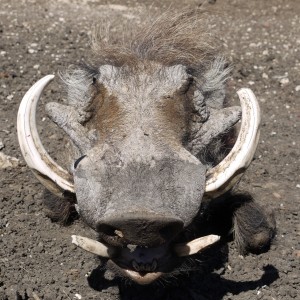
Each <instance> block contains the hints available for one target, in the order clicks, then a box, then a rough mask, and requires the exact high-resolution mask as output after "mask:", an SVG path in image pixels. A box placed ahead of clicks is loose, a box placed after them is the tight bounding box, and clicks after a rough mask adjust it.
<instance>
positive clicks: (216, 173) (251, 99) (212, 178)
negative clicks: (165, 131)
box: [205, 88, 260, 197]
mask: <svg viewBox="0 0 300 300" xmlns="http://www.w3.org/2000/svg"><path fill="white" fill-rule="evenodd" d="M237 94H238V96H239V98H240V101H241V107H242V124H241V129H240V132H239V135H238V138H237V140H236V143H235V145H234V147H233V148H232V150H231V151H230V152H229V154H228V155H227V156H226V157H225V158H224V159H223V160H222V161H221V162H220V163H219V164H218V165H217V166H215V167H214V168H212V169H211V170H209V171H208V172H207V173H206V188H205V196H208V197H210V196H212V197H216V196H219V195H221V194H223V193H225V192H226V191H228V190H229V189H230V188H232V187H233V186H234V184H236V183H237V182H238V181H239V179H240V178H241V176H242V175H243V173H244V172H245V170H246V169H247V168H248V167H249V165H250V163H251V161H252V159H253V156H254V153H255V151H256V147H257V144H258V139H259V134H260V132H259V126H260V108H259V104H258V102H257V99H256V97H255V95H254V94H253V92H252V91H251V90H250V89H247V88H243V89H240V90H239V91H238V92H237Z"/></svg>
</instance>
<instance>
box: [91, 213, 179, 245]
mask: <svg viewBox="0 0 300 300" xmlns="http://www.w3.org/2000/svg"><path fill="white" fill-rule="evenodd" d="M182 228H183V222H182V221H181V220H180V219H178V218H174V217H168V216H157V215H151V214H145V213H139V212H136V213H134V214H133V213H127V214H125V213H124V214H123V215H122V216H120V215H116V216H111V217H110V218H106V219H103V220H101V222H99V223H98V226H97V231H98V233H99V237H100V239H102V240H103V241H104V242H107V243H109V244H110V245H112V246H117V247H124V246H126V245H128V244H132V245H138V246H142V247H157V246H159V245H162V244H165V243H168V242H170V241H171V240H172V239H173V238H174V237H175V236H177V235H178V233H179V232H180V231H181V230H182Z"/></svg>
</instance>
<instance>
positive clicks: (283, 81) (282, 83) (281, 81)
mask: <svg viewBox="0 0 300 300" xmlns="http://www.w3.org/2000/svg"><path fill="white" fill-rule="evenodd" d="M279 82H280V84H281V85H287V84H288V83H289V82H290V80H289V79H288V78H287V77H286V78H282V79H280V80H279Z"/></svg>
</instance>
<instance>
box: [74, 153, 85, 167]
mask: <svg viewBox="0 0 300 300" xmlns="http://www.w3.org/2000/svg"><path fill="white" fill-rule="evenodd" d="M85 157H86V155H83V156H81V157H79V158H78V159H77V160H75V162H74V169H76V168H77V166H78V164H79V163H80V161H81V160H82V159H84V158H85Z"/></svg>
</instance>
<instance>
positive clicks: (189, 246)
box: [174, 234, 220, 256]
mask: <svg viewBox="0 0 300 300" xmlns="http://www.w3.org/2000/svg"><path fill="white" fill-rule="evenodd" d="M219 240H220V236H218V235H214V234H210V235H207V236H203V237H200V238H198V239H195V240H193V241H191V242H188V243H182V244H176V245H175V247H174V251H175V253H176V254H177V255H178V256H188V255H193V254H195V253H197V252H199V251H200V250H202V249H204V248H206V247H208V246H210V245H212V244H214V243H216V242H217V241H219Z"/></svg>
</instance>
